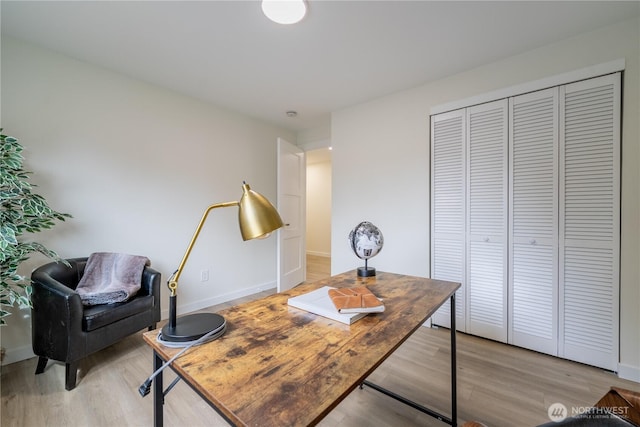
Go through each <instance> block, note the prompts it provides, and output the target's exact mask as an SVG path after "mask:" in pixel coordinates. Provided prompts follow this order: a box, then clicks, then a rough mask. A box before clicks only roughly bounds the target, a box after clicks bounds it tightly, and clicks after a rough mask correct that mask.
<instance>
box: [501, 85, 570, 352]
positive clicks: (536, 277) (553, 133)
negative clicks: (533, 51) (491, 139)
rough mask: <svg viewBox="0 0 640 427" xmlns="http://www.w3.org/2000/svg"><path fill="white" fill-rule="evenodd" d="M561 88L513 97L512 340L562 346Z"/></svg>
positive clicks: (544, 348) (542, 347) (551, 348)
mask: <svg viewBox="0 0 640 427" xmlns="http://www.w3.org/2000/svg"><path fill="white" fill-rule="evenodd" d="M558 92H559V89H558V88H553V89H547V90H543V91H538V92H534V93H530V94H527V95H521V96H517V97H514V98H511V99H510V101H509V110H510V111H509V118H510V126H509V134H510V138H509V148H510V149H509V176H510V179H509V182H510V185H509V200H510V207H511V209H510V211H509V212H510V214H509V236H510V238H509V260H510V268H509V318H510V321H509V342H510V343H511V344H515V345H518V346H520V347H525V348H529V349H532V350H536V351H540V352H544V353H548V354H552V355H557V352H558V327H557V325H558V152H557V151H558V150H557V147H558Z"/></svg>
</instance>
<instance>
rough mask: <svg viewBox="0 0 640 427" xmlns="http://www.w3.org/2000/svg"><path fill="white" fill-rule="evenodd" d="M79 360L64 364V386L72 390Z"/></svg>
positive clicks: (74, 385)
mask: <svg viewBox="0 0 640 427" xmlns="http://www.w3.org/2000/svg"><path fill="white" fill-rule="evenodd" d="M78 365H79V362H78V361H75V362H72V363H67V364H66V365H65V384H64V388H65V389H67V390H73V389H74V388H75V387H76V374H77V373H78Z"/></svg>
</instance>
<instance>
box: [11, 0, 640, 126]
mask: <svg viewBox="0 0 640 427" xmlns="http://www.w3.org/2000/svg"><path fill="white" fill-rule="evenodd" d="M307 4H308V9H309V10H308V13H307V16H306V17H305V18H304V19H303V21H302V22H300V23H298V24H295V25H278V24H275V23H273V22H271V21H268V20H267V19H266V18H265V17H264V15H263V14H262V12H261V8H260V3H259V2H257V1H238V0H236V1H98V2H93V1H70V2H63V1H43V2H38V1H6V0H3V1H2V3H1V6H0V7H1V10H0V13H1V17H2V35H3V36H5V35H9V36H12V37H15V38H19V39H23V40H26V41H29V42H32V43H35V44H37V45H41V46H44V47H46V48H50V49H52V50H55V51H58V52H60V53H63V54H66V55H69V56H71V57H74V58H77V59H80V60H83V61H86V62H89V63H93V64H97V65H100V66H102V67H106V68H108V69H111V70H115V71H117V72H121V73H124V74H127V75H129V76H132V77H135V78H138V79H141V80H144V81H147V82H150V83H153V84H157V85H160V86H163V87H166V88H170V89H172V90H175V91H177V92H180V93H183V94H186V95H189V96H193V97H196V98H199V99H202V100H204V101H207V102H210V103H212V104H215V105H217V106H221V107H224V108H227V109H231V110H233V111H237V112H239V113H243V114H246V115H249V116H252V117H255V118H259V119H262V120H265V121H267V122H270V123H273V124H276V125H279V126H283V127H285V128H287V129H290V130H292V131H294V132H300V131H312V130H314V129H322V128H328V126H329V124H330V114H331V112H332V111H336V110H340V109H342V108H345V107H349V106H352V105H356V104H358V103H362V102H366V101H369V100H372V99H375V98H377V97H381V96H384V95H387V94H390V93H394V92H397V91H401V90H404V89H408V88H412V87H416V86H420V85H422V84H425V83H428V82H430V81H434V80H437V79H440V78H443V77H445V76H448V75H452V74H455V73H459V72H462V71H465V70H468V69H471V68H474V67H478V66H480V65H483V64H486V63H490V62H494V61H496V60H499V59H501V58H505V57H509V56H512V55H515V54H518V53H521V52H524V51H527V50H531V49H535V48H537V47H539V46H543V45H546V44H549V43H553V42H554V41H556V40H561V39H564V38H568V37H572V36H574V35H576V34H579V33H582V32H586V31H590V30H593V29H596V28H599V27H602V26H605V25H609V24H612V23H615V22H618V21H621V20H624V19H629V18H632V17H633V16H637V15H638V13H639V10H640V2H638V1H627V2H616V1H586V2H579V1H567V2H565V1H549V2H542V1H534V2H527V1H498V2H489V1H471V2H462V1H446V2H439V1H345V0H343V1H339V0H335V1H328V0H308V1H307ZM289 110H294V111H297V113H298V115H297V117H295V118H291V117H287V115H286V112H287V111H289Z"/></svg>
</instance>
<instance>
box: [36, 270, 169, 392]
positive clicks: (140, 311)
mask: <svg viewBox="0 0 640 427" xmlns="http://www.w3.org/2000/svg"><path fill="white" fill-rule="evenodd" d="M87 259H88V258H73V259H69V260H67V261H68V262H69V264H70V265H71V267H67V266H66V265H64V264H62V263H55V262H54V263H49V264H46V265H43V266H41V267H39V268H37V269H35V270H34V271H33V273H32V274H31V280H32V283H33V294H32V296H31V301H32V303H33V309H32V320H31V337H32V345H33V352H34V353H35V354H36V355H37V356H38V357H39V358H38V366H37V368H36V375H37V374H40V373H42V372H44V369H45V367H46V365H47V361H48V360H49V359H52V360H57V361H60V362H64V363H65V364H66V379H65V388H66V389H67V390H72V389H73V388H74V387H75V386H76V373H77V370H78V366H79V362H80V360H81V359H83V358H84V357H86V356H88V355H89V354H91V353H94V352H96V351H98V350H102V349H103V348H106V347H108V346H110V345H112V344H114V343H116V342H117V341H119V340H121V339H123V338H125V337H126V336H128V335H131V334H133V333H135V332H137V331H139V330H141V329H144V328H148V329H149V330H152V329H155V327H156V322H158V321H160V273H159V272H158V271H156V270H154V269H152V268H150V267H145V268H144V270H143V272H142V280H141V289H140V290H139V291H138V293H137V294H136V295H135V296H134V297H132V298H130V299H129V300H128V301H125V302H121V303H115V304H104V305H94V306H83V305H82V301H81V299H80V295H79V294H78V293H77V292H76V291H75V288H76V287H77V286H78V282H79V281H80V278H81V277H82V275H83V274H84V269H85V266H86V264H87Z"/></svg>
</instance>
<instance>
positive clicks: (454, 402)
mask: <svg viewBox="0 0 640 427" xmlns="http://www.w3.org/2000/svg"><path fill="white" fill-rule="evenodd" d="M450 308H451V425H452V426H453V427H456V426H457V425H458V397H457V396H458V392H457V382H458V381H457V377H456V373H457V366H456V294H455V292H454V293H453V295H451V307H450Z"/></svg>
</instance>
